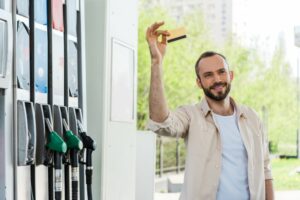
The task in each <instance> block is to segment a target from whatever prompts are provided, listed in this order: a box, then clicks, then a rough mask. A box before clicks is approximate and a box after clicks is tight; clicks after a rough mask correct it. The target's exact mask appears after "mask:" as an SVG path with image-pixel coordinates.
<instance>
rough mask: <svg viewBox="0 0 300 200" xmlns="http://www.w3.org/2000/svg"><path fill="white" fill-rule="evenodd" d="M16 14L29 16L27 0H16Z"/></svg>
mask: <svg viewBox="0 0 300 200" xmlns="http://www.w3.org/2000/svg"><path fill="white" fill-rule="evenodd" d="M17 14H18V15H23V16H25V17H29V0H17Z"/></svg>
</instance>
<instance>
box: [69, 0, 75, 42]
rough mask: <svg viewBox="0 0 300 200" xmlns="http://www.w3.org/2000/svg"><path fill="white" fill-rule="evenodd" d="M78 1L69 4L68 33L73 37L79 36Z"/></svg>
mask: <svg viewBox="0 0 300 200" xmlns="http://www.w3.org/2000/svg"><path fill="white" fill-rule="evenodd" d="M76 4H77V1H76V0H72V1H68V2H67V6H68V12H67V13H68V32H69V34H71V35H73V36H75V37H76V36H77V10H76V7H77V5H76Z"/></svg>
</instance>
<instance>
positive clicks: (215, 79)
mask: <svg viewBox="0 0 300 200" xmlns="http://www.w3.org/2000/svg"><path fill="white" fill-rule="evenodd" d="M214 81H215V82H220V81H221V76H220V75H219V74H214Z"/></svg>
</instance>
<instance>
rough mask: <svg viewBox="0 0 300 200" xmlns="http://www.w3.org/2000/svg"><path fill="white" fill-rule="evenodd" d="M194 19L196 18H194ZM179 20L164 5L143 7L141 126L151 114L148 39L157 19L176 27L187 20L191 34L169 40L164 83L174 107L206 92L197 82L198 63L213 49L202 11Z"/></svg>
mask: <svg viewBox="0 0 300 200" xmlns="http://www.w3.org/2000/svg"><path fill="white" fill-rule="evenodd" d="M191 19H192V20H191ZM182 20H183V21H182V22H178V23H176V22H175V21H173V20H172V19H171V18H170V17H169V16H168V15H167V14H166V12H165V11H163V10H162V9H160V8H153V9H150V10H143V11H141V12H140V17H139V46H138V129H145V123H146V120H147V118H148V94H149V85H150V54H149V50H148V46H147V43H146V40H145V32H146V29H147V27H148V26H150V25H151V24H152V23H153V22H155V21H165V25H164V27H163V28H164V29H174V28H176V27H179V26H182V25H181V24H184V26H185V28H186V29H187V32H188V33H189V34H188V38H187V39H184V40H180V41H178V42H174V43H170V44H168V49H167V54H166V56H165V59H164V83H165V91H166V97H167V100H168V105H169V107H170V109H174V108H176V107H177V106H179V105H182V104H188V103H193V102H196V101H197V100H198V99H199V96H201V95H202V92H201V91H200V90H199V88H198V87H197V85H196V76H195V73H194V65H195V61H196V60H197V58H198V57H199V56H200V54H201V53H202V52H203V51H204V50H207V49H212V48H213V45H212V43H210V42H209V40H208V36H207V34H206V31H205V30H206V29H205V26H204V25H203V20H202V18H201V15H200V16H199V15H196V14H194V15H190V16H189V17H187V18H184V19H182Z"/></svg>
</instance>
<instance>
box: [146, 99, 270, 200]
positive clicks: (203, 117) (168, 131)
mask: <svg viewBox="0 0 300 200" xmlns="http://www.w3.org/2000/svg"><path fill="white" fill-rule="evenodd" d="M231 101H232V103H233V105H234V106H235V109H236V113H237V117H238V126H239V129H240V132H241V136H242V140H243V142H244V145H245V148H246V151H247V154H248V181H249V190H250V199H251V200H263V199H265V180H266V179H272V175H271V166H270V159H269V150H268V140H267V135H266V134H265V132H264V130H263V125H262V122H261V121H260V120H259V118H258V116H257V114H256V113H255V112H254V111H253V110H252V109H250V108H248V107H246V106H240V105H236V104H235V102H234V101H233V100H232V99H231ZM147 127H148V129H150V130H152V131H154V132H156V133H157V134H159V135H164V136H172V137H182V138H184V140H185V143H186V150H187V152H186V163H185V177H184V184H183V188H182V192H181V196H180V200H214V199H216V194H217V189H218V184H219V178H220V173H221V165H222V163H221V160H222V148H221V137H220V134H219V129H218V127H217V125H216V123H215V122H214V120H213V117H212V113H211V110H210V108H209V106H208V103H207V101H206V99H205V98H203V99H202V101H201V102H200V103H198V104H196V105H187V106H181V107H179V108H177V109H176V110H175V111H172V112H170V114H169V116H168V118H167V119H166V120H165V121H164V122H162V123H157V122H154V121H153V120H151V119H150V120H149V122H148V126H147Z"/></svg>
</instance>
